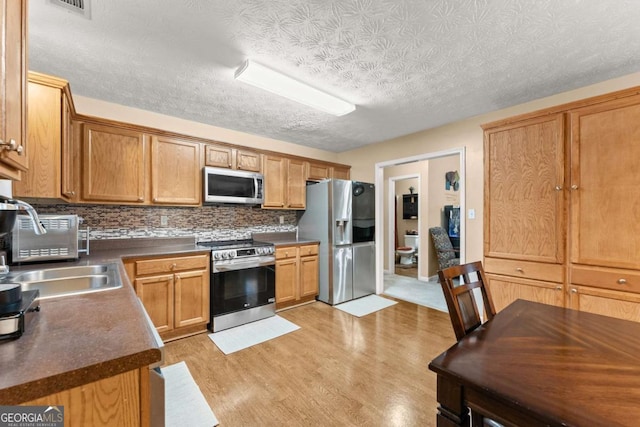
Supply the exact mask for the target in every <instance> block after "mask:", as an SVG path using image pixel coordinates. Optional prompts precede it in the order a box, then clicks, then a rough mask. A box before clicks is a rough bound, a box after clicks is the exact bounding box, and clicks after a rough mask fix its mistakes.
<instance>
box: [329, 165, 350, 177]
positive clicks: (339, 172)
mask: <svg viewBox="0 0 640 427" xmlns="http://www.w3.org/2000/svg"><path fill="white" fill-rule="evenodd" d="M350 177H351V168H350V167H348V166H345V167H341V166H333V167H332V168H331V178H335V179H351V178H350Z"/></svg>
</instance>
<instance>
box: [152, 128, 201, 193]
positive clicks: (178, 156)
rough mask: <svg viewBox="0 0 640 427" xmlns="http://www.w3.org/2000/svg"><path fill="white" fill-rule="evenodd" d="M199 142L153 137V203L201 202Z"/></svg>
mask: <svg viewBox="0 0 640 427" xmlns="http://www.w3.org/2000/svg"><path fill="white" fill-rule="evenodd" d="M200 170H201V165H200V144H198V143H194V142H187V141H180V140H177V139H174V138H166V137H158V136H154V137H152V138H151V194H152V195H151V200H152V202H153V203H158V204H162V203H168V204H172V205H197V204H199V203H200V193H201V191H200V187H201V185H200V182H201V180H202V178H201V175H200Z"/></svg>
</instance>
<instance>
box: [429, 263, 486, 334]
mask: <svg viewBox="0 0 640 427" xmlns="http://www.w3.org/2000/svg"><path fill="white" fill-rule="evenodd" d="M438 276H439V278H440V285H441V286H442V291H443V292H444V298H445V300H446V301H447V307H448V308H449V316H450V317H451V324H452V325H453V330H454V332H455V333H456V339H457V340H460V339H461V338H462V337H464V336H465V335H467V334H468V333H469V332H471V331H473V330H474V329H476V328H477V327H478V326H480V325H481V324H482V318H481V316H480V313H479V311H478V306H477V304H476V298H475V296H474V292H473V290H474V289H476V288H480V291H481V294H482V302H483V307H484V311H485V314H486V316H487V320H489V319H492V318H493V316H494V315H495V314H496V310H495V308H494V306H493V301H492V300H491V294H490V293H489V289H488V288H487V286H486V283H487V279H486V277H485V275H484V269H483V268H482V263H481V262H480V261H476V262H472V263H469V264H463V265H454V266H452V267H449V268H445V269H444V270H440V271H438ZM460 277H462V282H460V283H458V282H459V280H458V279H459V278H460Z"/></svg>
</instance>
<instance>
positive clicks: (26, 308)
mask: <svg viewBox="0 0 640 427" xmlns="http://www.w3.org/2000/svg"><path fill="white" fill-rule="evenodd" d="M21 293H22V301H21V304H20V306H19V307H18V309H17V310H14V311H12V312H4V313H2V314H0V340H6V339H13V338H18V337H20V336H21V335H22V334H23V333H24V331H25V329H26V327H27V324H28V323H30V321H31V318H32V317H33V314H34V313H35V312H36V311H40V301H39V300H38V298H39V297H40V291H39V290H37V289H36V290H34V291H23V292H21Z"/></svg>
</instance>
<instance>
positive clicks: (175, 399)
mask: <svg viewBox="0 0 640 427" xmlns="http://www.w3.org/2000/svg"><path fill="white" fill-rule="evenodd" d="M160 370H161V371H162V375H163V376H164V390H165V392H164V394H165V426H166V427H181V426H189V427H213V426H217V425H218V424H219V422H218V419H217V418H216V416H215V415H214V414H213V412H212V411H211V408H210V407H209V404H208V403H207V401H206V399H205V398H204V396H203V395H202V392H201V391H200V387H198V384H196V382H195V381H194V380H193V377H192V376H191V372H189V368H188V367H187V364H186V363H185V362H179V363H176V364H174V365H170V366H167V367H164V368H160Z"/></svg>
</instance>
